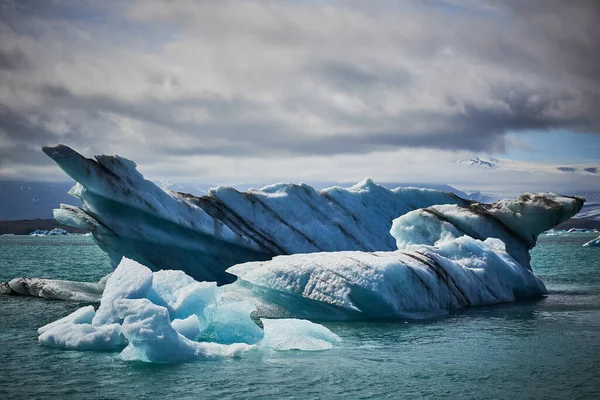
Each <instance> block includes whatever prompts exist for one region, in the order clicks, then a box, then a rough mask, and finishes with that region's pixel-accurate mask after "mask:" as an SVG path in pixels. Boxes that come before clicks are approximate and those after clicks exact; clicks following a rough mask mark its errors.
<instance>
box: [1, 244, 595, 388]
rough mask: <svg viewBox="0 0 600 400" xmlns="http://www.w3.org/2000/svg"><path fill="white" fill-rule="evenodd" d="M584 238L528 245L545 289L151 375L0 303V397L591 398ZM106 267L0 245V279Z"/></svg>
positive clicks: (591, 331)
mask: <svg viewBox="0 0 600 400" xmlns="http://www.w3.org/2000/svg"><path fill="white" fill-rule="evenodd" d="M594 236H595V235H586V234H573V235H568V236H558V237H556V236H552V237H545V236H542V237H540V240H539V244H538V246H537V247H536V248H535V249H534V250H533V251H532V266H533V268H534V270H535V271H536V273H537V274H538V276H539V277H540V278H541V279H542V280H543V281H544V282H545V283H546V286H547V287H548V289H549V291H550V293H549V295H548V296H546V297H544V298H542V299H540V300H536V301H527V302H519V303H514V304H506V305H498V306H492V307H481V308H472V309H469V310H465V311H461V312H456V313H453V314H450V315H448V316H446V317H443V318H438V319H435V320H428V321H379V322H368V323H367V322H354V323H325V324H324V325H326V326H327V327H328V328H330V329H331V330H332V331H333V332H335V333H337V334H338V335H339V336H341V337H342V339H343V340H344V341H343V343H341V344H339V345H337V346H336V347H334V348H333V349H332V350H328V351H323V352H300V351H288V352H274V351H273V352H266V351H252V352H249V353H246V354H244V355H243V356H241V357H239V358H227V359H220V360H211V361H198V362H192V363H184V364H171V365H157V364H145V363H131V362H123V361H120V360H118V359H117V358H116V357H115V354H114V353H96V352H75V351H63V350H59V349H54V348H47V347H42V346H40V345H39V344H38V342H37V332H36V330H37V328H38V327H40V326H42V325H44V324H46V323H48V322H51V321H54V320H56V319H58V318H60V317H62V316H65V315H67V314H68V313H70V312H72V311H74V310H75V309H77V308H79V307H81V306H82V304H81V303H73V302H61V301H47V300H41V299H35V298H26V297H13V296H3V295H0V398H2V399H10V398H51V397H55V398H82V397H85V398H118V397H123V398H165V397H166V398H195V399H196V398H236V399H244V398H249V399H250V398H266V399H268V398H273V399H279V398H296V399H307V398H323V399H332V398H378V399H379V398H394V399H395V398H419V397H431V398H439V397H446V398H473V399H487V398H489V399H496V398H511V399H515V398H518V399H526V398H600V378H599V377H598V376H599V374H600V249H599V248H584V247H581V245H582V244H583V243H585V242H586V241H588V240H590V239H592V238H593V237H594ZM109 271H110V266H109V262H108V258H107V257H106V255H105V254H104V253H103V252H102V251H101V250H100V249H99V248H98V247H97V246H96V245H95V244H94V242H93V241H92V239H91V238H89V237H79V236H67V237H38V238H35V237H33V238H32V237H22V236H12V237H0V281H6V280H9V279H11V278H13V277H17V276H30V277H46V278H55V279H69V280H80V281H89V282H94V281H97V280H98V279H100V278H101V277H102V276H103V275H105V274H106V273H108V272H109Z"/></svg>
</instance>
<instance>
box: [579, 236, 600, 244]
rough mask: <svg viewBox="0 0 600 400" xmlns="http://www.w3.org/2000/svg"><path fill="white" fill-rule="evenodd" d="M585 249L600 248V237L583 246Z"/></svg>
mask: <svg viewBox="0 0 600 400" xmlns="http://www.w3.org/2000/svg"><path fill="white" fill-rule="evenodd" d="M583 246H584V247H597V246H600V236H598V237H597V238H596V239H593V240H590V241H589V242H587V243H584V244H583Z"/></svg>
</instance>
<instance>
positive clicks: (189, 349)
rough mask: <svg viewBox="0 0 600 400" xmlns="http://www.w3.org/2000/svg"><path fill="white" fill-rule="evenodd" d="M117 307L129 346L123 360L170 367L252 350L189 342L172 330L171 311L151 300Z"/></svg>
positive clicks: (119, 302) (118, 303)
mask: <svg viewBox="0 0 600 400" xmlns="http://www.w3.org/2000/svg"><path fill="white" fill-rule="evenodd" d="M115 306H116V308H117V310H118V313H119V316H120V317H121V318H123V325H122V332H123V336H125V338H127V341H128V343H129V344H128V345H127V347H126V348H125V349H124V350H123V352H122V353H121V355H120V356H121V358H122V359H124V360H139V361H146V362H157V363H169V362H179V361H188V360H194V359H198V358H212V357H218V356H235V355H239V354H241V353H243V352H245V351H248V350H250V349H251V348H252V347H251V346H250V345H248V344H245V343H236V344H231V345H223V344H218V343H199V342H195V341H193V340H190V339H187V338H186V337H185V336H183V335H181V334H179V333H178V332H177V331H176V330H175V329H173V327H172V326H171V321H170V318H169V312H168V310H167V309H166V308H165V307H161V306H158V305H156V304H154V303H152V302H151V301H150V300H148V299H137V300H128V299H121V300H117V301H116V304H115Z"/></svg>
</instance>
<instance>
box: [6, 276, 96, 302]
mask: <svg viewBox="0 0 600 400" xmlns="http://www.w3.org/2000/svg"><path fill="white" fill-rule="evenodd" d="M8 287H9V288H10V293H12V294H20V295H23V296H33V297H42V298H45V299H52V300H77V301H87V302H98V301H100V297H102V292H103V290H104V285H103V284H100V283H88V282H73V281H61V280H56V279H42V278H14V279H12V280H11V281H9V282H8Z"/></svg>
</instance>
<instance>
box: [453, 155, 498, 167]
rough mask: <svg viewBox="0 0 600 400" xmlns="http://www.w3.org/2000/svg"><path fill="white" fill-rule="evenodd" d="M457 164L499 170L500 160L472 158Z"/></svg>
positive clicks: (459, 161)
mask: <svg viewBox="0 0 600 400" xmlns="http://www.w3.org/2000/svg"><path fill="white" fill-rule="evenodd" d="M456 163H457V164H469V165H472V166H477V167H482V168H492V169H494V168H498V164H499V163H500V160H499V159H497V158H490V159H487V160H486V159H483V158H480V157H471V158H468V159H466V160H458V161H457V162H456Z"/></svg>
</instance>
